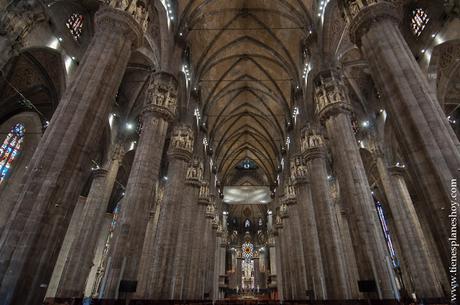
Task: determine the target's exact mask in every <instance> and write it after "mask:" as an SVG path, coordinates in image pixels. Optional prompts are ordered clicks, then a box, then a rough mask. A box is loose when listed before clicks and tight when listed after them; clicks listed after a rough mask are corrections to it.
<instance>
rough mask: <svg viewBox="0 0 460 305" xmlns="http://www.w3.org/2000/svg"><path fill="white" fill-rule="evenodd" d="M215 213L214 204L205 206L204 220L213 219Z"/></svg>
mask: <svg viewBox="0 0 460 305" xmlns="http://www.w3.org/2000/svg"><path fill="white" fill-rule="evenodd" d="M215 213H216V207H215V206H214V204H208V205H207V206H206V218H209V219H213V218H214V215H215Z"/></svg>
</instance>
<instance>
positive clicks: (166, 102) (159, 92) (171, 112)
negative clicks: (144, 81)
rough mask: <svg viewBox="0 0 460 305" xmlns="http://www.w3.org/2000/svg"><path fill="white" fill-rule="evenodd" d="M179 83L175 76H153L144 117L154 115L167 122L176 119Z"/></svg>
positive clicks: (158, 73)
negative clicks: (147, 114) (148, 114)
mask: <svg viewBox="0 0 460 305" xmlns="http://www.w3.org/2000/svg"><path fill="white" fill-rule="evenodd" d="M177 90H178V82H177V80H176V78H175V77H174V75H172V74H169V73H167V72H163V71H160V72H156V73H154V74H153V75H152V77H151V79H150V81H149V86H148V88H147V94H146V98H145V102H144V108H143V109H142V113H143V115H145V114H146V113H154V114H155V115H156V116H158V117H160V118H162V119H164V120H165V121H167V122H173V121H174V119H175V117H176V108H177Z"/></svg>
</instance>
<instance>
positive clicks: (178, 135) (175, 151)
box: [168, 125, 203, 181]
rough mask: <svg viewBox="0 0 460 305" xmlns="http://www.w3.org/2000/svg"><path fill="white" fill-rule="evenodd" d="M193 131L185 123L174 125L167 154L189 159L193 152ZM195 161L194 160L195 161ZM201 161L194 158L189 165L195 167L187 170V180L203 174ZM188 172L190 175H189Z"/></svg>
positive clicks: (200, 176)
mask: <svg viewBox="0 0 460 305" xmlns="http://www.w3.org/2000/svg"><path fill="white" fill-rule="evenodd" d="M193 140H194V138H193V131H192V129H191V128H190V127H188V126H185V125H179V126H175V127H174V129H173V132H172V136H171V142H170V144H169V150H168V156H169V157H172V158H177V159H181V160H185V161H190V160H191V159H192V154H193ZM195 161H196V162H195ZM200 164H201V162H199V161H197V160H194V162H192V164H191V167H192V168H194V169H195V171H194V170H193V169H191V168H190V167H189V169H188V170H187V180H188V179H189V178H190V179H194V178H195V176H196V178H199V179H200V180H199V181H201V178H202V176H203V166H202V164H201V166H200ZM189 174H190V175H189Z"/></svg>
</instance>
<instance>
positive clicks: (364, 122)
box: [361, 121, 369, 127]
mask: <svg viewBox="0 0 460 305" xmlns="http://www.w3.org/2000/svg"><path fill="white" fill-rule="evenodd" d="M361 125H362V126H363V127H369V121H363V122H362V123H361Z"/></svg>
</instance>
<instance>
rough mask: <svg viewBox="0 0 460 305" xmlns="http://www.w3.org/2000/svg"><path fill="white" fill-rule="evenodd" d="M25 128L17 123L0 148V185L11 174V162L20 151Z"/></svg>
mask: <svg viewBox="0 0 460 305" xmlns="http://www.w3.org/2000/svg"><path fill="white" fill-rule="evenodd" d="M25 131H26V129H25V127H24V125H22V124H21V123H17V124H16V125H14V126H13V127H12V128H11V129H10V132H9V133H8V135H7V136H6V139H5V140H4V141H3V144H2V146H1V147H0V184H1V183H3V181H5V179H6V178H7V177H8V176H9V175H10V174H11V167H12V165H13V161H14V160H15V159H16V158H17V157H18V155H19V153H20V151H21V144H22V142H23V141H24V134H25Z"/></svg>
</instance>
